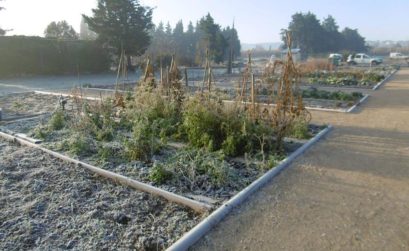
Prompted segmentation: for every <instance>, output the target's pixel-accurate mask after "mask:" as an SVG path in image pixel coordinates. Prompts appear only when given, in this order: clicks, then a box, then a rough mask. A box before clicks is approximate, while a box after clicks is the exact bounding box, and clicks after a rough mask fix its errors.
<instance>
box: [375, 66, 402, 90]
mask: <svg viewBox="0 0 409 251" xmlns="http://www.w3.org/2000/svg"><path fill="white" fill-rule="evenodd" d="M397 71H398V70H395V71H393V72H392V73H391V74H389V76H387V77H386V78H385V79H384V80H382V81H381V82H379V83H378V84H377V85H375V86H374V87H373V88H372V90H374V91H375V90H378V89H379V87H381V86H382V85H383V84H385V83H386V82H387V81H389V79H390V78H391V77H392V76H393V75H395V73H396V72H397Z"/></svg>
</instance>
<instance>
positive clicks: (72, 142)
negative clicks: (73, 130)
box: [67, 134, 94, 156]
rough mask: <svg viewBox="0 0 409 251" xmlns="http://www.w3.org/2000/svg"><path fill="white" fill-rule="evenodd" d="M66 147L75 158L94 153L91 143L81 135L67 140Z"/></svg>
mask: <svg viewBox="0 0 409 251" xmlns="http://www.w3.org/2000/svg"><path fill="white" fill-rule="evenodd" d="M67 146H68V151H69V152H70V153H72V154H75V155H77V156H88V155H89V154H92V153H93V152H94V151H93V143H92V141H91V140H90V139H89V138H87V137H85V136H83V135H81V134H75V135H73V136H72V137H71V138H70V139H69V140H68V142H67Z"/></svg>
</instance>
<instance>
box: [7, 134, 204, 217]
mask: <svg viewBox="0 0 409 251" xmlns="http://www.w3.org/2000/svg"><path fill="white" fill-rule="evenodd" d="M0 137H3V138H4V139H6V140H8V141H12V142H18V143H19V144H21V145H25V146H28V147H32V148H35V149H39V150H41V151H43V152H45V153H48V154H49V155H51V156H53V157H56V158H58V159H61V160H64V161H67V162H70V163H74V164H76V165H78V166H82V167H84V168H86V169H88V170H89V171H91V172H94V173H96V174H98V175H100V176H102V177H105V178H108V179H112V180H114V181H116V182H119V183H121V184H123V185H126V186H129V187H132V188H134V189H136V190H140V191H143V192H147V193H150V194H153V195H157V196H161V197H163V198H165V199H167V200H169V201H172V202H175V203H178V204H181V205H184V206H187V207H190V208H191V209H193V210H195V211H196V212H200V213H204V212H207V211H208V210H210V209H211V208H212V207H211V206H210V205H208V204H205V203H202V202H198V201H195V200H192V199H189V198H186V197H183V196H180V195H178V194H174V193H171V192H168V191H165V190H162V189H160V188H157V187H154V186H151V185H148V184H145V183H142V182H139V181H136V180H133V179H130V178H128V177H126V176H123V175H120V174H117V173H114V172H110V171H107V170H104V169H101V168H99V167H96V166H92V165H90V164H87V163H84V162H82V161H79V160H76V159H73V158H70V157H68V156H65V155H62V154H60V153H57V152H54V151H51V150H48V149H46V148H44V147H41V146H39V145H36V144H33V143H31V142H28V141H26V140H23V139H20V138H17V137H15V136H12V135H9V134H7V133H3V132H0Z"/></svg>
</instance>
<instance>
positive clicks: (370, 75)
mask: <svg viewBox="0 0 409 251" xmlns="http://www.w3.org/2000/svg"><path fill="white" fill-rule="evenodd" d="M395 71H396V69H394V68H393V67H378V68H373V69H369V70H354V71H315V72H310V73H306V74H304V81H303V84H304V85H307V86H315V87H320V86H325V87H343V88H359V89H373V88H374V87H375V86H377V85H378V84H379V83H381V82H382V81H383V80H385V79H387V78H388V77H389V76H391V75H392V74H393V73H394V72H395Z"/></svg>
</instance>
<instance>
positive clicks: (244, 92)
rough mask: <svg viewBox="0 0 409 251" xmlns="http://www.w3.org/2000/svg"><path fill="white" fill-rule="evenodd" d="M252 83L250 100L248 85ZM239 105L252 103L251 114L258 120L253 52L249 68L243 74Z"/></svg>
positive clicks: (249, 59)
mask: <svg viewBox="0 0 409 251" xmlns="http://www.w3.org/2000/svg"><path fill="white" fill-rule="evenodd" d="M249 82H250V100H249V97H248V86H247V85H248V83H249ZM239 89H240V94H239V100H238V101H239V103H240V104H241V105H247V102H250V114H251V117H252V118H253V119H256V117H257V114H256V111H257V108H256V86H255V77H254V73H253V66H252V60H251V52H250V51H249V52H248V60H247V67H246V69H245V71H244V73H243V78H242V81H241V86H240V88H239Z"/></svg>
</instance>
